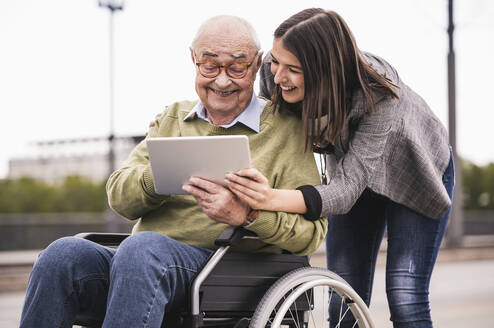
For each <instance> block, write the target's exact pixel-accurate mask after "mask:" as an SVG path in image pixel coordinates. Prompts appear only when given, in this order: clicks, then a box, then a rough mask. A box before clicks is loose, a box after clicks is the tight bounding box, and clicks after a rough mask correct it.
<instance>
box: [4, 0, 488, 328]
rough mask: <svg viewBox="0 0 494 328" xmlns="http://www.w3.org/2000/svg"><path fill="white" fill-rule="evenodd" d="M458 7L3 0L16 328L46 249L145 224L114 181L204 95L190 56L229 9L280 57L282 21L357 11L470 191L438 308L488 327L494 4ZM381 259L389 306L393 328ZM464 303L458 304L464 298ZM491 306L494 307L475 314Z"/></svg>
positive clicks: (452, 238)
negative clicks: (164, 120) (428, 111)
mask: <svg viewBox="0 0 494 328" xmlns="http://www.w3.org/2000/svg"><path fill="white" fill-rule="evenodd" d="M451 4H453V1H452V0H450V1H447V0H427V1H426V0H399V1H396V0H394V1H393V0H375V1H364V0H334V1H303V2H302V1H275V0H273V1H259V0H251V1H245V2H238V1H235V2H233V1H214V2H195V1H187V0H185V1H177V2H173V3H171V2H167V1H161V0H140V1H136V0H127V1H125V2H124V1H100V2H99V3H98V1H97V0H84V1H81V0H72V1H62V0H44V1H34V0H23V1H15V0H1V1H0V145H1V147H0V326H2V327H15V326H16V325H18V316H19V315H20V307H21V306H22V300H23V290H24V288H25V284H26V281H27V276H28V274H29V271H30V268H31V267H32V263H33V261H34V260H35V258H36V255H37V254H38V253H39V250H40V249H43V248H44V247H46V246H47V245H48V244H49V243H50V242H51V241H53V240H54V239H56V238H59V237H61V236H66V235H72V234H75V233H77V232H80V231H115V232H116V231H122V232H128V231H130V229H131V226H132V222H128V221H125V220H124V219H122V218H119V217H117V216H116V215H114V214H112V213H111V212H110V211H108V209H107V205H106V196H105V191H104V183H105V180H106V178H107V177H108V174H109V172H111V171H112V170H113V168H114V167H118V165H119V163H121V161H122V160H123V159H125V158H126V156H127V155H128V154H129V152H130V150H131V149H132V148H133V147H134V146H135V145H136V144H137V143H138V142H139V141H140V140H142V139H143V138H144V135H145V133H146V130H147V126H148V122H149V121H150V120H152V119H153V118H154V116H155V115H156V114H157V113H159V112H161V111H162V110H163V109H164V107H165V106H166V105H168V104H170V103H172V102H175V101H179V100H185V99H191V100H192V99H196V98H197V96H196V94H195V91H194V75H195V68H194V65H193V64H192V61H191V59H190V54H189V49H188V47H189V45H190V43H191V41H192V38H193V36H194V35H195V32H196V30H197V28H198V27H199V25H200V23H201V22H202V21H204V20H205V19H206V18H208V17H211V16H214V15H219V14H232V15H238V16H242V17H244V18H246V19H247V20H248V21H250V22H251V23H252V25H253V26H254V27H255V28H256V30H257V31H258V34H259V37H260V40H261V45H262V49H263V50H264V52H265V53H266V52H267V51H269V49H270V48H271V43H272V34H273V32H274V30H275V28H276V27H277V26H278V25H279V24H280V23H281V22H282V21H283V20H284V19H286V18H288V17H289V16H290V15H292V14H294V13H296V12H298V11H299V10H302V9H304V8H308V7H321V8H326V9H331V10H335V11H337V12H338V13H339V14H341V15H342V16H343V18H344V19H345V20H346V21H347V23H348V25H349V26H350V28H351V29H352V30H353V32H354V35H355V38H356V40H357V43H358V45H359V47H360V49H362V50H365V51H369V52H372V53H375V54H377V55H379V56H381V57H383V58H385V59H386V60H388V61H389V62H390V63H391V64H392V65H394V67H395V68H396V69H397V71H398V73H399V74H400V76H401V78H402V79H403V80H404V81H405V83H407V84H408V85H409V86H410V87H412V88H413V89H414V90H415V91H417V92H418V93H419V94H420V95H421V96H422V97H423V98H424V99H425V100H426V101H427V102H428V103H429V105H430V107H431V108H432V109H433V111H434V112H435V114H436V115H437V116H438V117H439V119H440V120H441V121H442V122H443V123H444V125H445V126H446V127H447V128H448V129H449V131H450V134H451V136H452V139H451V143H452V144H453V146H454V147H455V150H456V155H457V163H456V165H457V170H458V171H457V189H456V191H457V193H456V196H455V197H456V199H455V208H454V213H453V217H452V220H451V222H450V226H449V227H448V232H447V237H446V239H445V243H444V245H443V249H442V251H441V252H440V257H439V263H438V266H437V269H436V270H437V271H438V273H436V274H435V275H433V280H432V285H431V290H432V297H433V304H432V308H433V315H434V297H437V299H438V301H437V302H438V303H439V306H438V308H441V304H443V306H444V309H450V310H451V309H454V308H455V306H457V307H458V308H459V309H462V310H461V311H456V312H452V313H453V314H452V315H444V316H441V313H439V312H438V315H437V316H438V317H439V320H450V321H439V322H440V323H442V324H441V325H444V326H449V327H463V323H472V322H473V321H470V319H472V320H473V318H477V320H483V319H485V320H486V321H485V322H486V323H487V322H492V320H494V314H493V313H494V312H493V311H492V310H493V309H494V147H493V146H492V145H491V143H492V141H493V140H494V129H493V128H492V122H493V121H494V100H493V98H492V81H491V79H492V76H494V66H493V65H492V60H493V59H494V3H493V2H492V1H489V0H456V1H454V6H453V7H452V8H454V9H453V10H451V7H449V6H450V5H451ZM256 90H258V85H256ZM385 250H386V245H385V243H384V245H383V249H382V252H383V253H384V252H385ZM321 252H322V251H321ZM319 255H321V254H319ZM321 256H322V255H321ZM321 258H322V257H321ZM442 263H443V264H442ZM380 265H381V266H380V269H379V268H378V273H377V277H376V291H375V299H376V300H375V303H376V304H377V305H376V309H375V310H376V312H377V315H376V316H377V317H379V318H380V319H381V320H382V324H381V325H380V326H381V327H386V324H388V325H389V322H388V318H387V317H386V305H385V295H384V287H382V284H383V283H384V282H383V280H384V278H383V277H380V276H379V274H382V270H383V266H384V264H382V263H381V264H380ZM451 266H453V267H451ZM379 270H381V271H379ZM380 272H381V273H380ZM440 272H443V274H444V275H445V276H440ZM451 272H454V273H456V274H460V273H461V274H466V275H469V276H470V279H473V282H472V284H473V285H468V286H469V287H468V289H465V288H466V286H467V285H465V283H464V279H465V278H464V277H463V276H455V275H451ZM436 275H438V276H440V278H438V277H437V276H436ZM476 278H477V279H476ZM458 280H459V281H460V282H461V283H459V282H458ZM465 281H466V280H465ZM438 286H439V287H438ZM452 286H455V288H457V289H458V288H460V289H458V290H456V291H455V289H454V288H453V287H452ZM380 288H381V289H380ZM441 288H444V290H443V289H441ZM435 290H437V292H435ZM466 290H468V293H467V292H465V291H466ZM474 290H477V292H474ZM476 293H477V294H476ZM465 294H469V295H470V296H469V297H472V300H473V299H475V300H477V301H476V302H470V301H469V300H470V298H469V297H465ZM436 295H437V296H436ZM454 295H457V296H458V303H453V304H451V303H448V302H452V301H451V300H452V299H454V298H452V297H453V296H454ZM461 299H462V300H461ZM439 300H442V302H443V303H441V301H439ZM478 300H480V301H482V306H481V307H480V308H481V309H485V311H483V312H481V311H480V310H479V306H475V310H471V309H470V310H468V311H466V310H465V309H466V308H467V307H468V306H467V305H465V304H470V303H478ZM444 302H446V303H444ZM462 302H463V303H462ZM379 304H380V305H379ZM444 304H447V306H446V305H444ZM380 306H381V307H380ZM379 311H381V312H379ZM479 311H480V312H479ZM388 317H389V315H388ZM443 317H444V318H443ZM441 318H442V319H441ZM479 318H480V319H479ZM2 320H3V321H2ZM462 320H464V321H462ZM483 322H484V321H480V322H479V325H482V323H483ZM458 324H460V325H461V326H459V325H458ZM490 324H491V323H490ZM490 324H486V325H483V326H489V325H490ZM455 325H456V326H455Z"/></svg>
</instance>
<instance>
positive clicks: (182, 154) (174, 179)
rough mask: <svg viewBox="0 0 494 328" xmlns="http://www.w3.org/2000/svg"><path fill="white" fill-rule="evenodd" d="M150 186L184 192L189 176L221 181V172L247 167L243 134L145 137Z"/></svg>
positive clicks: (162, 191)
mask: <svg viewBox="0 0 494 328" xmlns="http://www.w3.org/2000/svg"><path fill="white" fill-rule="evenodd" d="M146 143H147V147H148V151H149V160H150V162H151V171H152V173H153V180H154V189H155V191H156V193H158V194H160V195H175V194H186V192H184V191H183V190H182V185H183V184H184V183H185V182H187V181H188V180H189V178H190V177H191V176H199V177H202V178H205V179H207V180H211V181H213V182H216V183H219V184H222V185H225V182H224V180H225V174H226V173H228V172H235V171H238V170H240V169H243V168H248V167H250V150H249V139H248V138H247V136H244V135H229V136H208V137H178V138H148V139H146Z"/></svg>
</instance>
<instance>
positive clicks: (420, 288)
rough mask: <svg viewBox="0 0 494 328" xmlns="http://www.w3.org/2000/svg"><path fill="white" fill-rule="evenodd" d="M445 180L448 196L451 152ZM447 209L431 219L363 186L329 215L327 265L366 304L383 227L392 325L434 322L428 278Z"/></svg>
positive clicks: (451, 181)
mask: <svg viewBox="0 0 494 328" xmlns="http://www.w3.org/2000/svg"><path fill="white" fill-rule="evenodd" d="M443 184H444V188H445V189H446V190H447V192H448V194H449V197H450V199H452V194H453V186H454V164H453V157H452V156H451V158H450V162H449V165H448V167H447V169H446V171H445V172H444V174H443ZM449 212H450V211H449V210H448V212H447V213H446V214H445V215H444V217H442V218H440V219H430V218H428V217H425V216H423V215H421V214H419V213H417V212H415V211H413V210H411V209H409V208H408V207H406V206H403V205H400V204H397V203H395V202H393V201H391V200H389V199H387V198H385V197H382V196H380V195H377V194H375V193H374V192H372V191H370V190H368V189H367V190H365V191H364V193H363V194H362V196H361V197H360V198H359V199H358V201H357V202H356V204H355V205H354V206H353V208H352V209H351V211H350V212H349V213H347V214H345V215H336V216H330V217H329V218H328V220H329V226H328V234H327V237H326V256H327V263H328V269H330V270H331V271H334V272H336V273H337V274H339V275H340V276H341V277H343V278H344V279H345V280H346V281H347V282H348V283H349V284H350V285H351V286H352V287H353V288H354V289H355V291H356V292H357V293H358V294H359V295H360V297H362V299H363V300H364V302H365V303H366V304H367V305H369V304H370V299H371V293H372V283H373V280H374V270H375V266H376V258H377V254H378V252H379V247H380V244H381V241H382V238H383V236H384V231H385V229H387V237H388V249H387V258H386V293H387V297H388V304H389V310H390V313H391V321H392V322H393V327H395V328H396V327H399V328H405V327H406V328H411V327H413V328H418V327H420V328H422V327H432V320H431V316H430V308H429V282H430V279H431V274H432V269H433V267H434V264H435V262H436V257H437V253H438V251H439V246H440V244H441V240H442V238H443V236H444V232H445V230H446V225H447V223H448V219H449ZM335 301H336V300H335ZM335 304H336V303H334V304H332V306H331V307H330V317H333V318H337V317H338V313H339V305H335ZM342 327H343V326H342Z"/></svg>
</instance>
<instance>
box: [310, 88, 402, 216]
mask: <svg viewBox="0 0 494 328" xmlns="http://www.w3.org/2000/svg"><path fill="white" fill-rule="evenodd" d="M398 103H399V100H397V99H394V98H390V97H386V98H383V99H382V100H380V102H378V103H377V104H376V111H375V112H374V113H373V114H372V115H366V114H363V115H361V116H360V121H359V123H358V124H357V125H356V127H354V129H353V130H351V131H350V137H349V138H350V140H349V142H348V149H346V151H345V152H344V154H343V156H341V157H340V158H339V160H338V162H337V164H336V167H335V168H334V170H333V174H332V176H331V179H330V181H329V183H328V184H327V185H318V186H315V188H316V189H317V191H318V192H319V193H320V195H321V199H322V208H321V216H328V215H336V214H345V213H347V212H348V211H350V209H351V208H352V207H353V205H354V204H355V202H356V201H357V199H358V198H359V197H360V195H361V194H362V192H363V191H364V190H365V188H366V187H367V186H368V185H369V182H370V180H371V179H372V177H373V174H374V172H375V170H376V167H377V165H381V163H382V155H383V153H384V149H385V146H386V143H387V141H388V138H389V136H390V134H391V130H392V126H393V124H394V123H393V120H394V116H395V115H394V113H395V111H396V110H397V108H395V107H396V106H397V104H398ZM358 106H360V112H363V107H362V106H363V103H362V102H360V103H359V104H358ZM354 109H355V108H354ZM354 109H352V110H354ZM357 110H359V109H357Z"/></svg>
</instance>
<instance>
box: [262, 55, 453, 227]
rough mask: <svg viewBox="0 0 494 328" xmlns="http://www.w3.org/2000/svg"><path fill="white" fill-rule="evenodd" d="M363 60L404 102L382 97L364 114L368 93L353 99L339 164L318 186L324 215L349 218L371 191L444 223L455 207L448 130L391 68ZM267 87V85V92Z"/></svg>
mask: <svg viewBox="0 0 494 328" xmlns="http://www.w3.org/2000/svg"><path fill="white" fill-rule="evenodd" d="M363 55H364V58H365V59H366V60H367V62H368V63H369V64H371V66H372V67H373V68H374V69H375V70H377V71H378V72H379V73H381V74H383V75H385V76H386V77H387V78H388V79H390V80H391V81H392V82H393V83H394V84H395V85H398V86H399V87H400V89H398V90H397V93H398V95H399V99H390V98H389V97H383V96H380V97H377V99H376V100H377V102H376V111H375V112H374V113H373V114H372V115H364V109H365V108H364V106H365V105H364V101H363V95H362V92H361V91H360V90H359V91H357V92H355V93H354V94H353V95H352V99H351V108H350V110H349V113H348V117H347V120H346V122H347V128H346V129H345V131H344V133H343V134H342V135H341V136H340V137H339V139H338V140H337V141H336V142H335V144H334V148H335V150H334V154H331V155H328V157H332V159H333V160H331V158H327V162H328V163H331V162H333V163H334V165H333V166H331V167H329V168H328V176H329V177H330V179H329V182H328V184H327V185H319V186H315V188H316V190H317V191H318V192H319V193H320V195H321V199H322V211H321V216H327V215H335V214H344V213H347V212H348V211H349V210H350V209H351V208H352V206H353V205H354V204H355V202H356V201H357V199H358V198H359V197H360V195H361V194H362V192H363V191H364V190H365V189H366V188H369V189H371V190H372V191H374V192H375V193H377V194H380V195H383V196H386V197H388V198H389V199H391V200H392V201H394V202H396V203H399V204H402V205H405V206H407V207H409V208H411V209H412V210H414V211H417V212H419V213H421V214H423V215H425V216H427V217H430V218H441V217H443V216H444V215H445V214H446V212H447V210H448V209H449V207H450V206H451V200H450V198H449V196H448V193H447V192H446V189H445V188H444V186H443V182H442V176H443V173H444V171H445V170H446V168H447V166H448V163H449V159H450V151H449V142H448V134H447V132H446V129H445V128H444V127H443V125H442V124H441V122H440V121H439V119H438V118H437V117H436V116H435V115H434V113H433V112H432V111H431V109H430V108H429V106H428V105H427V104H426V103H425V101H424V100H423V99H422V98H421V97H420V96H419V95H418V94H416V93H415V92H414V91H413V90H411V89H410V88H409V87H408V86H407V85H406V84H404V83H403V82H402V81H401V80H400V78H399V76H398V73H397V72H396V70H395V69H394V68H393V67H392V66H391V65H389V64H388V63H387V62H386V61H384V60H383V59H381V58H379V57H377V56H374V55H371V54H368V53H364V54H363ZM263 69H266V67H263ZM263 82H264V83H266V81H265V80H263V79H262V78H261V83H263ZM267 88H268V87H267V86H262V85H261V92H262V91H263V90H267ZM348 127H349V128H348Z"/></svg>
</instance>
